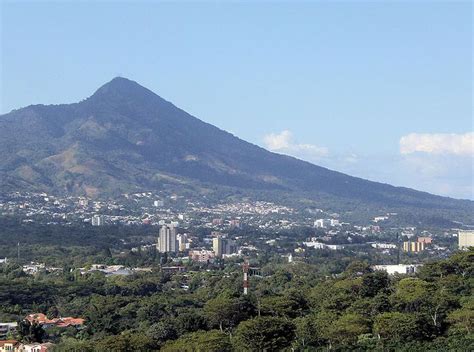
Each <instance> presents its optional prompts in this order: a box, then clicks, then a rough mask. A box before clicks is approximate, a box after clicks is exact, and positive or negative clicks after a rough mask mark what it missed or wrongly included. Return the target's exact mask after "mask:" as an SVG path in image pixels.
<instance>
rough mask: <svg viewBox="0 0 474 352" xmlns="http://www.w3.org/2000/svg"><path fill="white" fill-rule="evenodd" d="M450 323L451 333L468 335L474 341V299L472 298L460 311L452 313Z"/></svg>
mask: <svg viewBox="0 0 474 352" xmlns="http://www.w3.org/2000/svg"><path fill="white" fill-rule="evenodd" d="M448 321H449V322H450V323H451V328H450V333H459V334H467V335H468V336H471V337H472V338H473V339H474V298H472V297H470V298H469V299H467V300H466V301H465V302H463V304H462V306H461V308H460V309H456V310H454V311H452V312H451V313H450V314H449V315H448Z"/></svg>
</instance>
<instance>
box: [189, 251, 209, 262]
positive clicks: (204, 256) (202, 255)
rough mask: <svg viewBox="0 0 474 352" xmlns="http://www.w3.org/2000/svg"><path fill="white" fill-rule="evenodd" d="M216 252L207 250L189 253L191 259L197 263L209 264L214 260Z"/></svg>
mask: <svg viewBox="0 0 474 352" xmlns="http://www.w3.org/2000/svg"><path fill="white" fill-rule="evenodd" d="M214 257H215V255H214V251H208V250H205V249H201V250H194V251H189V259H191V260H192V261H195V262H200V263H207V262H209V261H212V260H214Z"/></svg>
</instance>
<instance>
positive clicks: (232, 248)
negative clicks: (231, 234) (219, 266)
mask: <svg viewBox="0 0 474 352" xmlns="http://www.w3.org/2000/svg"><path fill="white" fill-rule="evenodd" d="M212 249H213V251H214V253H215V255H216V257H217V258H222V256H223V255H226V254H232V253H235V252H236V251H237V247H236V245H235V241H233V240H231V239H228V238H223V237H222V236H217V237H215V238H213V239H212Z"/></svg>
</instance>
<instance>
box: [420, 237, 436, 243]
mask: <svg viewBox="0 0 474 352" xmlns="http://www.w3.org/2000/svg"><path fill="white" fill-rule="evenodd" d="M417 242H420V243H424V244H431V243H432V242H433V239H432V238H431V237H427V236H424V237H418V239H417Z"/></svg>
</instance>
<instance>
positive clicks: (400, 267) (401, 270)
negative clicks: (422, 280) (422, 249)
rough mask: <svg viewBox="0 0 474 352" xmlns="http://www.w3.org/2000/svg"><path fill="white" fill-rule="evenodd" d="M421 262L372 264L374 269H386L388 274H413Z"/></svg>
mask: <svg viewBox="0 0 474 352" xmlns="http://www.w3.org/2000/svg"><path fill="white" fill-rule="evenodd" d="M420 266H422V264H397V265H374V266H373V267H372V268H373V269H374V270H379V271H386V272H387V274H389V275H395V274H414V273H416V272H417V270H418V268H419V267H420Z"/></svg>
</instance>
